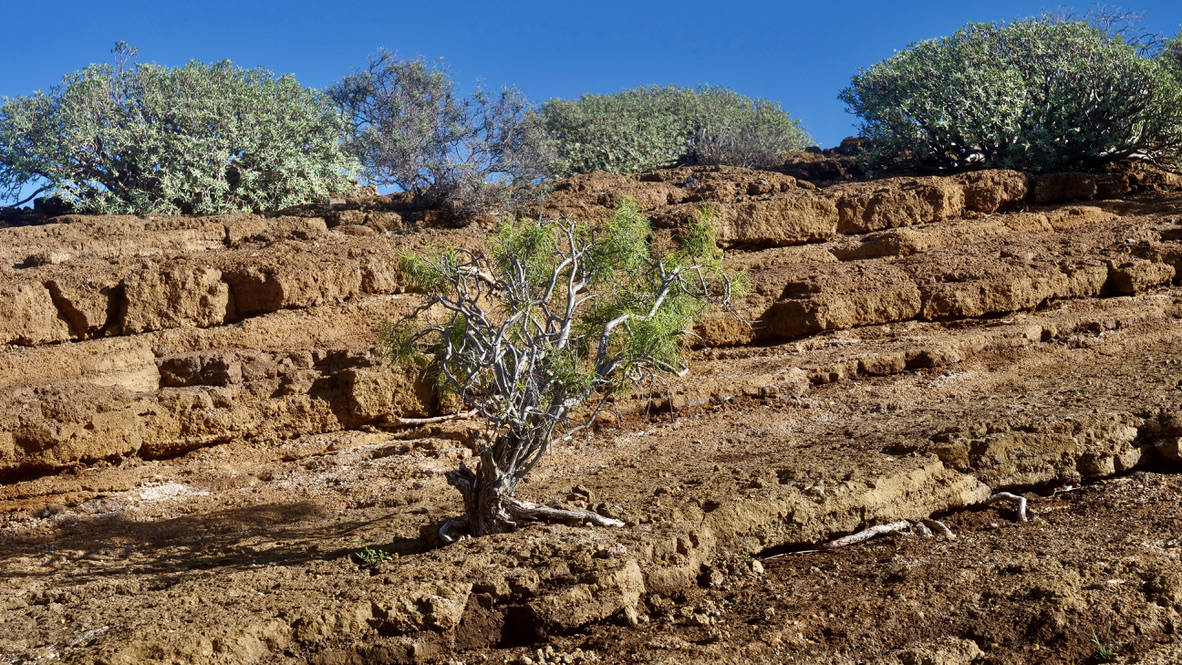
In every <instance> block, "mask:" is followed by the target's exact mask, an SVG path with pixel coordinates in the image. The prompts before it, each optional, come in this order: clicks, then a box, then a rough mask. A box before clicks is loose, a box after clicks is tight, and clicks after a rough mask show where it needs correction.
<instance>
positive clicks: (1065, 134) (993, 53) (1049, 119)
mask: <svg viewBox="0 0 1182 665" xmlns="http://www.w3.org/2000/svg"><path fill="white" fill-rule="evenodd" d="M840 98H841V100H842V101H844V102H845V103H846V104H848V105H849V107H850V109H851V110H852V111H853V112H854V113H856V114H857V115H859V116H860V117H861V118H862V120H863V121H864V122H863V125H862V132H863V134H864V135H865V136H867V137H868V138H870V139H871V140H872V145H873V146H874V147H875V149H877V150H878V151H881V152H882V153H883V154H885V155H887V156H890V157H893V158H895V159H898V160H905V161H909V162H911V163H913V164H915V165H918V166H928V167H934V168H937V169H947V170H954V169H961V168H966V167H971V166H973V165H979V166H990V167H1011V168H1026V169H1034V170H1045V169H1054V168H1063V167H1068V166H1073V165H1081V164H1082V165H1089V164H1091V165H1095V164H1099V163H1104V162H1107V161H1112V160H1116V159H1122V158H1125V157H1128V156H1131V155H1134V154H1142V155H1144V156H1147V157H1149V158H1151V159H1154V160H1157V161H1159V162H1161V163H1165V164H1174V163H1176V162H1177V160H1178V154H1179V148H1180V146H1182V88H1180V86H1179V83H1178V81H1176V80H1175V79H1174V78H1173V77H1172V76H1170V75H1169V74H1168V72H1167V71H1166V69H1165V68H1164V67H1162V65H1161V64H1160V63H1159V62H1158V61H1157V60H1154V59H1150V58H1146V57H1141V56H1139V55H1138V52H1137V48H1136V47H1135V46H1134V45H1132V44H1129V43H1127V42H1125V41H1124V40H1123V39H1121V38H1120V37H1119V35H1109V34H1106V33H1105V32H1104V31H1102V30H1100V29H1098V28H1096V27H1094V26H1092V25H1090V24H1088V23H1086V22H1083V21H1056V20H1049V19H1029V20H1023V21H1015V22H1012V23H1008V24H985V23H977V24H969V25H967V26H965V27H964V28H963V29H961V30H959V31H957V32H956V33H955V34H953V35H952V36H951V37H944V38H941V39H933V40H929V41H924V42H920V43H917V44H911V45H910V46H909V47H908V48H907V49H906V50H904V51H901V52H899V53H896V54H895V55H894V56H893V57H891V58H889V59H887V60H885V61H883V62H880V63H878V64H876V65H874V66H873V67H871V68H870V69H869V70H868V71H862V72H860V73H859V74H858V75H857V76H854V77H853V82H852V84H851V85H850V87H848V88H846V89H845V90H843V91H842V92H841V94H840Z"/></svg>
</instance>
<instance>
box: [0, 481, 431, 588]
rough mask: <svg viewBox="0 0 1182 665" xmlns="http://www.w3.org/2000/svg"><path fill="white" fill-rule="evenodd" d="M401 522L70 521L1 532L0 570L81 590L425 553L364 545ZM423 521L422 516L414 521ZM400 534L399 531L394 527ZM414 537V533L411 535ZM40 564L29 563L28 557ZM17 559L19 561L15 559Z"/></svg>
mask: <svg viewBox="0 0 1182 665" xmlns="http://www.w3.org/2000/svg"><path fill="white" fill-rule="evenodd" d="M400 518H401V521H403V522H405V516H403V515H399V514H397V513H391V514H388V515H383V516H382V517H381V518H376V519H353V520H349V519H340V518H339V516H337V515H335V511H331V510H327V509H325V508H324V507H322V506H320V505H319V504H316V503H314V502H312V501H299V502H294V503H286V504H282V503H270V504H260V505H251V506H243V507H236V508H227V509H223V510H217V511H213V512H205V513H200V514H192V515H183V516H179V517H173V518H169V519H163V520H156V521H137V520H135V519H132V518H129V517H128V516H126V515H125V514H122V513H118V512H117V513H105V514H102V515H97V516H91V517H87V516H77V515H69V516H68V517H67V519H68V520H69V521H68V522H65V523H62V522H61V521H59V525H58V528H57V529H53V530H52V531H53V534H52V535H40V534H41V533H42V532H40V531H39V532H38V534H36V535H35V534H27V535H24V536H23V537H22V536H21V535H20V534H16V535H14V534H8V535H6V536H5V537H4V538H3V539H0V570H4V574H5V576H6V577H7V578H10V579H15V578H43V577H52V578H57V579H61V578H66V580H68V583H69V584H85V583H88V582H92V581H97V580H100V579H109V578H111V577H117V576H121V575H135V576H151V577H153V578H156V581H157V582H158V583H159V584H160V585H163V586H171V585H172V584H174V583H177V582H180V581H181V580H182V579H185V578H191V577H192V576H193V575H194V574H201V573H202V571H214V570H216V571H218V572H219V573H224V572H227V571H241V570H250V569H256V568H260V567H289V566H294V567H304V566H307V565H308V564H310V563H312V562H314V561H334V560H347V561H349V563H350V564H351V565H360V564H359V563H358V561H357V560H356V559H354V558H352V557H350V555H351V554H352V553H354V552H356V551H358V550H361V549H363V548H365V547H375V548H378V549H381V550H383V551H385V552H387V553H389V554H394V553H397V554H399V555H410V554H416V553H419V552H422V551H425V550H426V545H425V543H424V542H423V541H422V540H420V539H418V538H417V537H396V538H394V539H393V540H391V541H385V540H384V539H382V541H381V542H373V541H372V540H365V537H364V536H365V534H369V533H371V532H373V531H375V530H378V531H382V532H383V533H386V534H390V533H395V532H397V531H398V530H399V529H398V528H397V527H398V526H399V525H396V524H393V523H395V522H398V521H399V520H400ZM415 518H416V519H422V516H421V515H415ZM400 526H401V527H402V529H401V530H403V531H405V530H407V529H406V525H405V524H402V525H400ZM416 536H417V534H416ZM30 558H33V559H35V560H37V561H39V563H38V564H33V565H29V562H28V559H30ZM22 560H23V561H22Z"/></svg>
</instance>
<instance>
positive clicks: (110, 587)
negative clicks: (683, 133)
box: [0, 154, 1182, 665]
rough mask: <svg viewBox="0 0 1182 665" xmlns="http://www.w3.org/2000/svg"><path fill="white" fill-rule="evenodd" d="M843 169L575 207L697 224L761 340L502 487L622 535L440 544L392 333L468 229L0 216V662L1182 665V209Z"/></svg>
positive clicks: (582, 183) (1050, 179)
mask: <svg viewBox="0 0 1182 665" xmlns="http://www.w3.org/2000/svg"><path fill="white" fill-rule="evenodd" d="M843 160H845V161H843ZM848 167H849V164H848V160H846V159H845V158H842V157H839V156H835V155H829V156H824V155H817V154H807V155H801V156H799V157H798V158H797V159H796V160H795V161H794V162H791V163H789V164H787V165H786V166H785V168H783V169H781V170H780V171H775V172H771V171H763V172H755V171H746V170H742V169H732V168H699V167H695V168H679V169H667V170H661V171H654V172H649V173H644V174H639V175H635V176H606V175H602V174H592V175H589V176H581V177H577V178H573V179H571V180H567V181H563V182H561V183H558V184H557V186H556V187H555V190H554V192H553V193H552V194H551V197H550V199H549V201H548V203H547V204H546V205H545V207H544V208H543V209H542V210H539V212H540V213H542V214H547V215H562V214H566V215H574V216H579V217H581V218H584V219H588V220H596V219H602V218H603V217H604V216H606V215H607V214H610V211H611V210H612V209H613V208H614V206H615V205H616V204H617V203H618V202H619V201H620V200H621V198H622V197H625V196H628V197H632V198H633V199H634V200H635V201H637V203H638V205H640V207H641V208H642V209H643V210H644V211H645V212H646V213H647V214H648V215H650V216H651V218H652V219H653V220H654V221H655V223H656V224H657V226H658V229H659V230H658V233H660V234H663V233H667V232H669V231H668V230H672V229H675V228H676V227H677V226H678V225H679V224H681V223H683V222H684V221H685V220H686V219H688V218H689V217H690V216H692V215H696V214H698V211H699V210H700V209H701V207H703V206H705V207H707V208H708V209H709V210H710V211H711V212H712V214H713V215H714V219H715V223H716V225H717V228H718V230H719V237H720V241H721V243H722V244H723V245H724V246H725V248H726V250H727V256H728V260H729V261H731V262H732V264H733V265H734V266H735V267H738V268H743V269H744V270H745V271H746V272H747V275H748V281H749V286H750V288H749V292H748V294H747V295H746V296H745V297H744V299H743V300H742V302H740V303H738V305H739V311H740V313H741V314H742V315H743V316H744V317H745V318H746V319H747V320H748V321H749V322H750V325H746V324H745V323H743V322H741V321H739V320H737V319H735V318H733V317H729V316H726V315H724V314H721V313H715V314H712V315H710V316H709V317H707V319H706V320H704V321H703V322H702V323H701V324H700V325H699V326H698V329H697V333H698V334H699V335H700V337H701V344H700V348H697V349H695V350H694V352H693V360H692V361H691V367H692V371H691V373H690V374H689V375H688V376H686V377H684V378H681V379H675V380H672V381H671V382H670V383H669V384H668V385H662V386H654V387H652V389H651V390H650V389H648V388H646V389H645V390H643V391H638V392H637V393H635V394H633V395H630V396H628V397H625V398H621V399H620V400H618V401H617V404H616V408H615V409H614V410H613V411H612V413H610V414H609V416H608V417H605V418H604V419H603V420H602V421H601V422H600V425H599V427H598V428H597V429H596V430H595V431H594V432H592V433H590V434H588V435H587V436H584V437H581V438H579V439H578V440H576V441H575V442H574V443H573V444H572V445H570V446H567V447H564V448H562V449H561V450H557V451H555V452H554V454H553V456H552V458H551V459H549V460H547V462H546V463H545V464H544V465H543V466H542V467H540V468H539V469H537V470H536V471H535V473H534V475H533V476H532V477H531V478H530V479H529V481H528V482H527V484H526V485H525V486H524V487H523V489H522V492H523V493H524V494H525V495H526V496H527V497H528V498H530V499H533V500H540V501H549V502H554V503H555V504H556V505H563V506H570V507H585V508H591V509H594V510H596V511H599V512H601V513H603V514H606V515H609V516H612V517H617V518H619V519H622V520H623V521H625V522H626V526H624V527H622V528H616V529H599V528H588V527H584V526H579V525H538V526H535V527H531V528H528V529H525V530H522V531H520V532H518V533H514V534H509V535H500V536H493V537H486V538H481V539H475V540H465V541H461V542H459V543H457V544H454V545H450V546H447V547H436V546H434V545H433V543H432V539H431V535H432V534H433V533H434V526H433V525H438V523H439V522H440V521H441V520H443V519H446V518H448V517H451V516H455V515H456V514H457V513H458V511H459V510H460V502H459V496H458V494H457V493H455V492H454V490H452V489H451V488H449V487H447V485H446V484H445V482H444V480H443V477H442V472H443V471H445V470H448V469H451V468H454V467H455V466H456V465H457V464H458V463H459V462H460V461H462V460H466V459H469V460H470V458H471V457H472V454H473V450H474V448H476V447H477V446H479V442H480V440H481V432H480V429H479V425H478V423H474V422H467V421H452V422H447V423H442V424H434V425H415V426H406V425H403V424H400V421H399V419H400V418H407V417H422V416H433V415H438V414H440V413H443V412H446V411H447V410H448V409H449V408H454V405H449V404H446V403H444V404H441V403H440V401H439V400H438V399H437V398H436V397H435V395H434V393H433V391H432V389H431V386H430V384H429V382H428V381H426V380H425V379H424V377H423V376H420V375H418V373H416V372H413V371H410V370H407V369H403V368H398V367H393V366H390V365H389V364H388V363H387V362H385V361H384V360H383V358H382V357H381V355H380V354H379V353H377V352H376V351H375V343H376V339H377V333H376V330H377V328H378V327H379V325H380V324H381V322H382V321H384V320H388V319H391V318H397V317H399V316H400V315H402V314H403V313H405V312H407V311H408V310H409V308H410V307H412V306H413V305H414V304H415V302H416V296H415V294H413V293H406V288H405V285H404V284H403V282H402V280H401V277H400V275H399V273H398V271H397V269H396V264H397V257H398V255H399V253H400V252H405V251H414V250H415V249H416V248H420V247H423V246H426V245H438V244H441V243H453V244H460V245H465V246H479V245H480V244H481V243H482V242H483V239H484V236H485V234H486V233H487V231H488V228H489V224H490V223H491V220H486V221H480V222H476V223H473V224H470V225H468V226H465V227H462V228H452V227H449V226H447V225H446V224H440V223H434V222H432V221H431V220H424V219H422V218H421V217H418V216H415V215H412V214H410V213H409V212H408V211H406V210H405V209H401V208H399V207H398V204H397V201H396V200H393V198H394V197H367V198H361V199H358V200H352V201H348V202H345V203H338V204H336V205H328V204H326V205H323V206H311V207H308V208H306V209H302V210H295V211H287V212H286V213H285V214H281V215H278V214H277V215H273V216H250V215H237V216H227V217H184V218H179V217H177V218H174V217H167V218H166V217H161V218H139V217H81V216H73V215H66V216H61V217H56V218H35V217H33V218H31V217H28V216H19V215H18V216H10V217H8V218H6V219H7V221H6V222H5V224H4V226H3V227H0V480H2V485H0V570H2V571H3V575H0V663H41V662H67V663H106V664H109V665H115V664H123V663H128V664H130V663H145V662H158V663H227V664H234V665H238V664H246V663H315V664H323V665H330V664H338V663H340V664H350V663H417V662H449V663H484V662H495V663H501V662H516V663H593V662H594V663H631V662H640V663H691V662H700V663H784V662H800V663H833V664H838V663H841V664H846V663H849V664H853V663H866V664H871V663H873V664H876V665H912V664H915V663H925V664H932V665H945V664H948V665H951V664H969V663H973V664H985V663H990V664H1001V663H1007V664H1014V663H1018V664H1021V663H1064V664H1066V663H1087V662H1098V661H1099V660H1101V659H1102V657H1103V656H1104V655H1105V653H1104V652H1105V651H1107V650H1111V652H1112V653H1113V654H1114V656H1115V658H1116V659H1118V660H1120V661H1121V662H1128V663H1163V664H1164V663H1176V662H1180V661H1182V641H1179V639H1178V631H1179V630H1182V614H1180V612H1182V558H1180V557H1182V526H1180V525H1182V520H1180V517H1182V504H1180V499H1182V477H1179V475H1178V471H1179V470H1180V469H1182V285H1180V278H1182V179H1179V178H1178V177H1177V176H1174V175H1172V174H1168V173H1163V172H1160V171H1156V170H1153V169H1151V168H1147V167H1144V166H1137V165H1124V166H1121V167H1120V168H1115V169H1113V170H1112V171H1110V172H1105V173H1092V174H1083V173H1065V174H1050V175H1044V176H1039V177H1032V176H1028V175H1026V174H1021V173H1016V172H1008V171H982V172H977V173H971V174H967V175H961V176H955V177H911V176H901V177H892V178H881V179H878V180H873V181H856V180H853V179H850V178H848V177H847V176H846V173H847V171H848ZM998 492H1010V493H1013V494H1016V495H1020V496H1022V497H1024V498H1026V499H1027V501H1028V505H1027V510H1028V514H1029V520H1028V521H1019V520H1018V512H1017V510H1016V509H1017V504H1016V503H1015V502H1012V501H1002V502H995V503H989V499H990V497H992V496H993V495H995V494H996V493H998ZM924 520H939V521H940V522H941V523H942V524H943V525H945V526H946V527H947V528H948V530H949V531H950V532H951V535H946V534H945V535H941V534H940V533H939V531H940V530H939V529H938V528H937V529H936V532H937V533H936V534H935V535H931V536H926V537H925V535H923V534H922V533H921V532H923V531H925V527H924V526H921V525H923V524H924ZM904 521H905V522H906V524H904V525H900V527H899V529H898V530H896V531H895V532H893V533H889V534H886V535H882V536H879V537H877V538H874V539H871V540H867V541H864V542H861V543H858V544H853V545H849V546H846V547H839V548H832V549H831V548H826V547H824V545H825V544H826V543H828V542H830V541H832V540H833V539H836V538H839V537H842V536H846V535H849V534H855V533H859V532H861V531H863V530H865V529H867V528H870V527H874V526H880V525H885V524H892V523H899V522H904ZM931 524H932V526H936V525H935V524H934V523H931ZM928 530H930V529H928Z"/></svg>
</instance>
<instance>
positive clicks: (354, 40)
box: [0, 0, 1182, 147]
mask: <svg viewBox="0 0 1182 665" xmlns="http://www.w3.org/2000/svg"><path fill="white" fill-rule="evenodd" d="M5 4H6V5H8V6H6V7H5V8H4V28H5V29H4V37H3V38H2V39H0V95H4V96H9V97H12V96H19V95H27V94H29V93H31V92H32V91H34V90H36V89H47V88H49V87H50V86H51V85H53V84H55V83H57V82H58V81H60V79H61V77H62V75H63V74H65V73H67V72H72V71H76V70H78V69H81V68H83V67H85V66H86V65H88V64H90V63H92V62H99V61H104V60H106V59H107V58H108V57H109V51H110V49H111V47H112V46H113V44H114V43H115V42H116V41H117V40H123V41H126V42H128V43H130V44H131V45H132V46H135V47H137V48H138V49H139V55H140V59H141V60H142V61H154V62H157V63H159V64H162V65H168V66H179V65H183V64H185V63H186V62H188V61H189V60H194V59H195V60H201V61H205V62H212V61H217V60H223V59H230V60H232V61H234V63H235V64H237V65H239V66H242V67H254V66H259V65H262V66H265V67H267V68H268V69H271V70H272V71H274V72H276V73H292V74H294V75H295V76H296V78H297V79H298V80H299V81H300V82H301V83H303V84H304V85H308V86H311V87H315V88H323V87H325V86H327V85H329V84H331V83H332V82H333V81H335V80H337V79H339V78H340V77H342V76H344V75H345V74H347V73H348V72H349V71H350V70H351V69H352V68H355V67H361V66H363V65H364V64H365V61H366V56H367V55H368V54H369V53H371V52H373V51H374V50H375V49H377V48H378V47H379V46H386V47H387V48H389V49H391V50H394V51H397V52H398V53H399V55H401V56H403V57H407V58H409V57H414V56H422V57H425V58H427V59H432V60H434V59H438V58H442V62H443V63H444V64H445V65H446V66H447V67H448V68H449V69H450V71H451V74H452V76H453V78H454V79H455V81H456V82H457V84H459V85H460V86H461V88H462V89H465V90H470V89H471V88H472V86H473V85H474V84H475V83H476V81H478V80H483V81H484V82H485V83H486V84H487V85H489V86H493V87H498V86H500V85H502V84H511V85H515V86H516V87H518V88H519V89H521V90H522V91H523V92H524V93H525V94H526V95H527V96H529V97H530V98H531V99H534V100H538V101H545V100H547V99H550V98H554V97H575V96H577V95H578V94H579V93H583V92H594V93H608V92H616V91H619V90H622V89H625V88H631V87H635V86H641V85H650V84H659V85H668V84H676V85H685V86H693V85H698V84H710V85H718V86H723V87H727V88H732V89H734V90H736V91H738V92H739V93H741V94H745V95H749V96H753V97H763V98H765V99H770V100H773V101H778V102H780V103H781V104H782V105H783V107H784V108H785V109H786V110H788V111H790V112H791V113H792V114H793V115H795V116H796V117H798V118H800V119H801V120H802V121H803V122H804V124H805V126H806V127H807V128H808V129H809V131H810V132H811V133H812V135H813V136H814V137H815V138H816V139H817V141H818V142H819V143H820V144H821V145H822V146H825V147H832V146H834V145H836V144H837V143H839V142H840V141H841V139H842V138H843V137H845V136H849V135H852V134H854V133H855V131H856V129H855V126H854V125H855V118H854V117H853V116H851V115H849V114H848V113H846V112H845V109H844V105H843V104H841V102H839V101H838V100H837V94H838V92H839V91H840V90H841V89H842V88H843V87H845V86H846V85H848V83H849V80H850V77H851V76H852V75H854V74H855V73H856V72H857V70H858V68H859V67H869V66H870V65H872V64H874V63H875V62H878V61H880V60H882V59H884V58H886V57H889V56H890V55H891V53H892V51H893V50H894V49H902V48H905V47H906V46H907V44H908V43H910V42H913V41H918V40H922V39H928V38H932V37H939V36H943V35H948V34H951V33H952V32H954V31H955V30H956V29H957V28H959V27H961V26H963V25H964V24H965V23H966V22H969V21H998V20H1008V19H1014V18H1021V17H1026V16H1033V15H1037V14H1039V13H1041V12H1042V11H1043V10H1044V9H1046V10H1051V9H1055V8H1056V7H1059V6H1060V5H1059V4H1058V3H1053V2H1052V3H1044V2H1022V1H1018V0H996V1H991V2H981V1H964V2H948V1H947V0H942V1H932V2H928V1H921V2H889V1H886V2H884V1H883V0H871V1H867V0H856V1H852V0H851V1H842V0H833V1H830V2H775V1H773V0H748V1H744V0H732V2H730V3H725V4H724V3H722V2H700V1H698V0H682V1H680V2H644V1H643V0H633V1H631V2H622V1H619V0H595V1H592V2H570V1H566V2H563V0H548V1H545V2H541V1H533V0H531V1H521V2H513V1H507V0H505V1H501V2H496V1H492V0H490V1H486V2H475V1H469V0H462V1H459V0H453V1H448V0H434V1H432V0H419V1H417V2H402V1H398V2H372V1H370V2H357V1H354V0H340V1H337V2H313V1H311V0H287V1H285V2H262V1H258V0H237V1H235V2H196V1H191V0H152V1H150V2H146V1H142V0H119V1H117V2H95V1H94V0H85V1H82V0H48V1H45V2H41V3H32V2H8V3H5ZM1065 6H1067V7H1069V8H1072V9H1075V10H1077V11H1081V12H1082V11H1086V10H1088V9H1089V8H1090V7H1091V5H1090V3H1088V2H1087V1H1086V0H1084V1H1082V2H1077V3H1076V4H1074V5H1070V4H1065ZM1124 6H1126V7H1128V8H1131V9H1136V10H1139V11H1145V12H1146V13H1147V16H1146V20H1145V22H1144V24H1143V25H1144V27H1146V28H1147V29H1149V30H1150V31H1153V32H1164V33H1167V34H1168V35H1171V36H1172V35H1174V34H1175V33H1176V32H1178V29H1179V23H1182V11H1179V10H1180V7H1179V6H1178V4H1177V2H1176V0H1170V1H1168V2H1167V1H1165V0H1147V1H1145V2H1144V3H1143V4H1140V5H1136V6H1133V5H1124Z"/></svg>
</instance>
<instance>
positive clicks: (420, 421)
mask: <svg viewBox="0 0 1182 665" xmlns="http://www.w3.org/2000/svg"><path fill="white" fill-rule="evenodd" d="M476 413H477V410H476V409H472V410H471V411H464V412H462V413H452V414H449V415H446V416H434V417H431V418H395V419H393V420H391V421H390V424H391V425H397V426H400V427H409V426H412V425H435V424H437V423H446V422H448V421H451V420H463V419H465V418H475V417H476Z"/></svg>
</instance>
